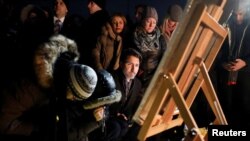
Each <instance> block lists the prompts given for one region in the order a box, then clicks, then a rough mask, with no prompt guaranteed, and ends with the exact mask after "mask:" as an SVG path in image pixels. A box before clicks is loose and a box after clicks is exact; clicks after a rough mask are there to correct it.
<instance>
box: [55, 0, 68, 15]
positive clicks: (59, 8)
mask: <svg viewBox="0 0 250 141" xmlns="http://www.w3.org/2000/svg"><path fill="white" fill-rule="evenodd" d="M54 11H55V15H56V17H57V18H62V17H64V16H66V14H67V13H68V9H67V6H66V5H65V3H64V2H63V0H56V2H55V5H54Z"/></svg>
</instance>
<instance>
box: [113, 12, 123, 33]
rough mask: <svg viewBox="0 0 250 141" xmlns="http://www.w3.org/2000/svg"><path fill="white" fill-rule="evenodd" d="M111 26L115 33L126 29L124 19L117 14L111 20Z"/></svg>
mask: <svg viewBox="0 0 250 141" xmlns="http://www.w3.org/2000/svg"><path fill="white" fill-rule="evenodd" d="M111 26H112V29H113V31H114V33H115V34H119V33H121V32H122V31H123V29H124V21H123V19H122V18H121V17H119V16H115V17H113V19H112V21H111Z"/></svg>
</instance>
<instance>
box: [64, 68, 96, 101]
mask: <svg viewBox="0 0 250 141" xmlns="http://www.w3.org/2000/svg"><path fill="white" fill-rule="evenodd" d="M96 84H97V74H96V72H95V71H94V70H93V69H92V68H91V67H89V66H86V65H80V64H74V65H72V67H71V68H70V74H69V87H70V89H71V90H72V92H73V94H74V95H75V96H76V98H78V99H80V100H83V99H87V98H89V97H90V96H91V95H92V93H93V92H94V90H95V87H96Z"/></svg>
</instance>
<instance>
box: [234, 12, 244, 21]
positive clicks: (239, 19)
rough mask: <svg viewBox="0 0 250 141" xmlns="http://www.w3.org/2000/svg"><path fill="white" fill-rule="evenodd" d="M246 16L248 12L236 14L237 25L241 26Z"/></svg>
mask: <svg viewBox="0 0 250 141" xmlns="http://www.w3.org/2000/svg"><path fill="white" fill-rule="evenodd" d="M245 15H246V11H244V10H238V11H236V12H234V16H235V19H236V22H237V24H241V23H242V22H243V20H244V17H245Z"/></svg>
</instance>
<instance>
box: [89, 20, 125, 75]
mask: <svg viewBox="0 0 250 141" xmlns="http://www.w3.org/2000/svg"><path fill="white" fill-rule="evenodd" d="M121 52H122V37H121V36H120V35H116V34H115V33H114V32H113V30H112V27H111V25H110V24H109V23H107V24H106V25H105V26H104V27H103V28H102V34H101V36H100V37H99V38H98V41H97V43H96V47H95V48H94V49H93V51H92V53H93V54H92V55H93V56H92V57H93V61H94V62H93V63H94V66H93V68H94V69H96V70H102V69H106V70H108V71H111V70H116V69H117V68H118V67H119V61H120V56H121Z"/></svg>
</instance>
